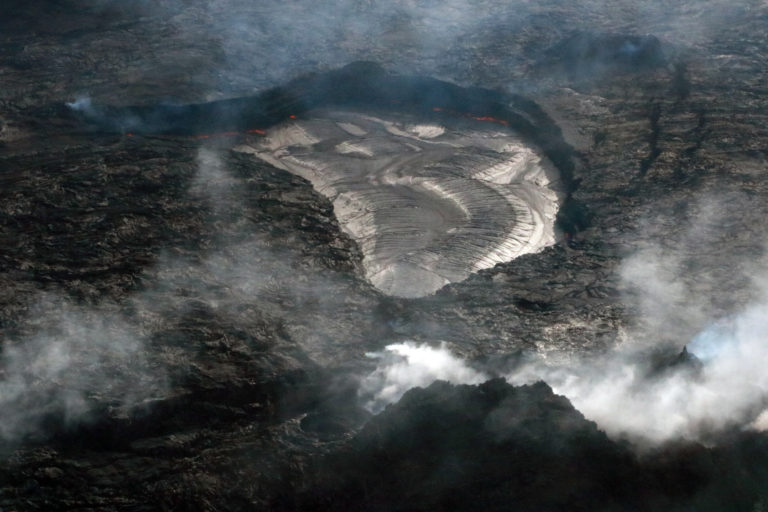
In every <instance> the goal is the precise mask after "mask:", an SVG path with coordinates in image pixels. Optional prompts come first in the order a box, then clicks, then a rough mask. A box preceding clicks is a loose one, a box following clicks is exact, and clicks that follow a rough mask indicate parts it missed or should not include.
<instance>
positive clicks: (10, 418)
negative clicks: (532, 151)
mask: <svg viewBox="0 0 768 512" xmlns="http://www.w3.org/2000/svg"><path fill="white" fill-rule="evenodd" d="M414 4H418V5H414ZM767 19H768V7H767V6H766V5H765V3H764V2H759V1H757V0H754V1H753V0H745V1H740V2H728V1H719V0H718V1H712V2H706V3H697V2H691V1H683V2H679V3H675V4H674V5H669V6H661V4H660V3H659V2H653V1H640V2H637V1H631V2H630V1H618V2H610V3H608V2H603V1H594V0H583V1H579V2H571V3H569V2H564V1H561V0H546V1H541V2H502V1H500V0H478V1H473V2H464V3H461V2H448V3H439V2H416V3H414V2H401V1H397V2H389V3H379V4H377V3H375V2H358V1H348V0H334V1H333V2H330V3H329V4H328V6H325V7H318V4H317V3H316V2H315V3H313V2H308V1H305V0H300V1H296V2H282V3H278V4H274V5H267V4H266V3H264V2H252V1H250V0H214V1H203V0H189V1H183V2H180V1H177V0H158V1H156V2H147V1H141V2H117V1H110V0H93V1H82V2H80V1H77V2H76V1H52V0H30V1H8V2H3V4H2V5H0V29H1V30H0V33H1V34H0V85H2V87H0V247H2V250H0V351H1V352H0V354H1V356H0V404H2V410H1V411H0V427H1V428H0V438H2V443H0V444H2V450H0V452H1V453H0V508H2V509H3V510H35V509H39V510H133V511H141V510H260V509H269V508H270V507H272V508H273V509H279V507H283V508H288V509H290V508H294V509H301V508H304V509H310V508H311V507H312V508H316V507H319V508H329V507H331V506H336V507H337V508H339V507H341V506H346V507H348V508H351V509H355V508H357V509H371V508H375V507H379V508H380V509H382V510H386V509H388V507H389V509H398V508H399V509H402V510H408V509H410V510H414V509H429V508H432V509H438V510H439V509H456V510H466V509H472V508H481V506H484V507H487V508H490V509H494V508H496V509H502V508H504V509H509V508H518V509H520V510H558V509H561V510H574V509H578V507H579V506H581V507H582V509H587V510H594V509H597V510H600V509H601V508H602V509H605V510H626V509H640V510H642V507H647V508H648V509H652V510H665V509H669V510H713V511H715V510H748V511H757V510H762V509H765V508H766V504H768V495H766V491H765V490H766V489H767V488H768V486H767V485H766V475H765V467H767V464H766V460H767V458H766V456H765V454H766V440H765V435H764V434H763V433H759V432H746V431H744V432H738V433H731V434H729V435H724V434H721V435H719V436H713V440H712V446H711V447H703V446H701V445H698V444H694V443H683V442H674V443H670V444H669V445H668V446H667V445H665V446H660V447H656V448H653V449H650V451H649V452H648V453H645V454H643V455H642V456H640V455H636V454H634V452H630V451H629V448H628V447H626V446H624V445H622V444H620V443H618V442H615V441H611V440H609V439H607V438H606V437H605V436H604V435H603V434H602V433H601V432H600V431H599V430H598V429H597V428H596V427H595V425H594V424H592V423H590V422H588V421H586V420H584V418H583V417H581V415H580V414H579V413H578V412H576V411H574V410H573V409H572V408H571V407H570V405H569V404H568V402H567V401H566V400H565V399H563V398H561V397H557V396H555V395H553V394H552V393H551V391H550V390H549V389H548V388H546V386H544V385H536V386H532V387H527V388H520V389H515V388H511V387H509V386H506V385H504V384H503V383H500V382H498V381H493V382H491V383H489V384H485V385H483V386H480V387H467V386H449V385H446V384H436V385H434V386H432V387H430V388H429V389H427V390H415V391H412V392H411V393H409V394H407V395H406V398H405V399H404V400H403V401H402V402H401V403H399V404H397V405H394V406H392V407H390V408H389V409H388V410H387V411H385V412H384V413H382V414H381V415H379V416H376V417H373V418H372V419H371V418H369V414H368V413H367V412H365V411H364V410H362V409H361V408H360V406H359V405H360V404H359V403H358V399H357V395H356V384H357V382H358V379H359V377H360V376H361V375H364V374H366V373H368V372H369V371H370V370H371V369H372V366H373V364H374V363H373V362H371V360H370V359H368V358H366V357H365V354H366V352H372V351H379V350H381V349H382V348H383V347H384V346H386V345H388V344H390V343H393V342H399V341H403V340H404V339H415V340H417V341H421V340H425V341H433V340H446V341H448V342H450V343H451V347H452V348H453V349H454V350H455V352H456V353H457V354H458V355H460V356H463V357H466V358H468V359H472V360H474V361H475V362H482V361H502V362H504V361H506V360H507V359H509V358H513V359H514V358H515V357H517V355H518V354H523V355H528V354H540V355H544V356H546V357H547V358H548V360H549V361H561V362H562V361H564V362H567V361H569V360H570V359H571V358H573V357H576V356H578V357H583V358H587V359H588V358H589V357H590V355H592V354H594V353H600V352H603V351H604V350H606V349H609V348H610V347H612V346H614V345H616V344H619V343H621V342H625V340H628V339H631V340H635V341H638V342H641V343H649V344H653V345H659V346H660V347H661V348H660V352H661V355H660V356H659V359H660V361H662V362H663V363H664V364H668V363H669V362H670V361H672V360H673V359H674V358H675V356H676V355H677V354H679V353H680V350H681V347H683V346H684V345H685V344H686V343H688V342H689V341H690V340H691V338H692V337H693V336H694V335H695V334H696V333H698V332H699V331H701V330H702V328H704V327H705V326H706V325H708V324H709V323H710V322H711V321H712V319H713V318H720V317H723V316H726V315H729V314H731V313H733V312H735V311H737V310H738V309H739V308H740V307H742V306H743V305H744V304H747V303H748V302H749V301H750V300H752V299H753V298H754V297H755V296H757V295H758V294H759V290H758V287H757V286H756V285H755V280H754V279H753V277H754V276H755V275H758V276H760V275H761V274H762V272H763V271H762V266H763V257H764V240H765V239H766V235H768V227H766V224H765V222H764V219H765V218H766V216H767V215H768V186H766V183H768V182H766V180H765V179H764V177H765V172H766V168H767V166H768V157H766V146H767V141H768V124H767V123H766V119H765V115H764V112H766V111H768V89H766V83H768V80H767V77H766V70H768V61H767V58H766V56H767V55H768V46H767V43H766V42H767V41H768V37H766V20H767ZM650 34H652V35H650ZM356 61H368V62H377V63H379V65H371V64H356V65H353V66H351V67H346V68H345V66H347V65H348V64H350V63H352V62H356ZM329 70H337V71H330V72H329ZM383 70H387V71H383ZM352 72H354V76H355V77H357V78H358V79H359V77H361V76H362V77H364V78H365V80H364V81H362V82H360V81H354V80H349V78H350V75H349V73H352ZM308 73H313V74H314V75H312V76H313V77H314V78H307V77H308V76H310V75H308ZM323 77H326V78H327V77H333V79H332V80H330V81H327V82H326V83H325V87H321V86H320V85H319V84H318V82H313V80H315V81H317V80H322V79H323ZM398 80H399V82H398ZM354 84H358V85H360V84H362V86H361V87H357V88H356V89H355V88H354V87H353V86H354ZM376 84H385V85H386V87H383V88H379V89H377V88H376ZM309 85H312V87H309ZM350 87H352V89H350ZM275 88H277V89H275ZM429 88H433V89H431V90H432V91H433V92H434V91H437V92H439V93H440V94H443V95H446V96H447V97H450V98H453V99H456V98H458V99H459V100H462V101H466V100H468V99H471V98H475V97H477V95H478V94H479V95H480V97H482V98H484V99H485V101H486V102H485V103H481V106H484V107H487V106H489V105H490V106H491V109H492V112H493V113H498V112H500V111H501V112H502V113H503V112H507V113H514V114H515V118H514V119H515V120H516V121H517V123H516V126H517V127H518V128H520V127H525V126H530V127H532V128H533V129H532V130H531V131H530V133H528V135H529V136H530V137H538V139H537V140H536V141H535V142H536V143H537V144H539V145H540V146H542V147H543V148H544V149H546V150H547V151H548V153H549V155H550V157H551V158H553V160H555V161H556V163H557V164H558V167H559V168H560V169H561V171H563V172H564V173H565V174H564V175H565V177H566V179H567V180H568V184H567V185H568V189H569V191H570V192H571V193H570V197H569V201H568V202H567V203H566V204H565V206H564V208H563V210H562V211H561V212H560V216H559V226H560V228H561V229H562V231H563V237H562V241H561V243H559V244H558V245H557V246H553V247H550V248H548V249H546V250H544V251H542V252H541V253H537V254H529V255H526V256H524V257H521V258H519V259H517V260H515V261H512V262H509V263H505V264H500V265H497V266H496V267H494V268H492V269H488V270H484V271H482V272H479V273H477V274H476V275H473V276H471V277H470V278H469V279H467V280H466V281H464V282H462V283H455V284H453V285H450V286H447V287H445V288H444V289H442V290H440V291H439V292H438V293H437V294H435V295H434V296H430V297H425V298H422V299H414V300H402V299H397V298H392V297H384V296H382V295H381V294H380V293H378V292H377V291H376V290H374V289H373V288H372V287H371V286H370V285H368V284H367V283H366V282H365V281H364V280H363V279H362V275H363V273H362V271H361V270H360V267H361V253H360V251H359V250H358V248H357V247H355V245H354V244H353V243H352V241H351V240H350V239H349V238H348V237H347V236H346V235H344V234H343V233H342V231H341V229H340V227H339V225H338V223H337V221H336V219H335V217H334V214H333V210H332V207H331V204H330V203H329V202H328V201H327V200H326V199H324V198H323V197H322V196H321V195H319V194H317V193H316V192H315V191H313V190H312V187H311V186H310V184H309V183H308V182H307V181H305V180H303V179H300V178H297V177H295V176H292V175H289V174H287V173H285V172H282V171H279V170H278V169H275V168H273V167H271V166H269V165H267V164H265V163H263V162H260V161H258V160H255V159H252V158H249V157H247V156H245V155H242V154H238V153H235V152H232V151H231V150H230V148H231V147H232V146H234V145H236V144H238V143H240V142H242V141H243V139H244V138H246V139H247V137H258V136H259V135H258V134H255V133H254V134H242V133H240V134H234V135H233V134H224V135H221V136H219V137H210V135H215V134H214V133H212V132H214V131H215V130H217V129H219V128H226V129H229V127H230V126H231V125H230V124H229V123H230V122H231V120H232V119H233V118H234V119H245V121H243V124H242V125H236V126H235V127H234V128H237V129H240V128H244V129H246V130H248V129H253V128H256V129H258V128H260V127H259V126H250V122H249V121H250V119H249V118H248V116H249V115H251V116H253V115H255V114H254V112H252V111H248V112H245V115H244V116H243V115H242V114H243V112H241V111H240V110H241V109H245V110H248V108H250V107H251V106H252V103H250V102H251V101H252V100H253V98H260V101H261V100H265V99H266V101H265V102H263V103H262V104H271V105H276V108H275V109H274V110H272V111H270V112H258V111H257V112H256V114H258V115H260V116H261V117H258V119H257V120H258V121H260V122H261V121H262V120H264V119H265V117H269V115H271V116H272V117H269V119H267V121H269V122H272V121H279V120H281V119H282V118H283V117H284V116H286V115H291V114H295V113H296V112H294V111H293V109H294V108H296V107H297V105H298V106H299V107H300V108H301V105H300V104H297V103H296V102H295V100H296V99H297V97H299V98H304V99H305V98H310V99H312V98H313V97H312V94H315V95H317V94H318V91H320V92H321V93H322V94H320V97H319V98H318V97H314V100H317V101H320V100H323V101H325V100H328V99H329V98H332V99H334V101H337V102H338V101H341V100H344V99H348V96H349V97H352V98H356V99H357V100H360V99H361V98H362V99H365V100H366V101H370V100H371V98H372V97H373V98H377V99H378V101H387V102H391V100H399V101H403V100H408V102H409V103H408V106H409V108H412V109H414V110H418V111H419V112H422V113H423V112H424V111H427V110H429V109H431V108H432V107H433V105H431V104H429V103H427V102H425V100H424V98H423V97H419V96H418V94H414V91H416V93H418V91H420V90H422V91H423V90H425V89H429ZM276 90H277V91H278V92H280V91H282V93H281V94H283V93H286V91H287V93H290V94H285V95H283V96H280V95H277V96H275V91H276ZM270 91H271V92H270ZM270 94H272V95H273V96H269V95H270ZM334 95H335V96H334ZM86 98H90V99H91V104H92V105H96V106H106V105H110V106H111V107H110V108H109V109H106V110H104V111H102V114H103V115H106V116H108V117H109V116H115V117H119V116H121V115H124V114H126V113H127V114H137V113H138V114H146V113H152V112H155V113H156V112H158V111H160V112H161V113H165V114H168V113H171V114H173V113H176V114H178V113H179V112H182V113H183V115H179V116H177V118H175V123H176V124H173V126H172V127H171V128H173V129H168V126H167V125H164V126H161V128H162V129H159V130H146V132H147V133H145V134H140V133H139V131H137V133H135V134H133V136H128V133H125V134H123V132H124V131H125V132H128V130H127V128H129V127H130V126H128V125H124V124H120V123H117V122H116V121H115V119H109V122H102V123H98V122H96V123H93V126H90V127H88V126H85V125H84V124H82V123H81V122H80V121H81V120H79V119H76V118H73V117H72V116H71V113H70V111H69V109H67V107H66V106H65V104H66V103H68V102H76V101H78V100H81V101H85V99H86ZM232 98H248V100H245V101H243V100H232ZM214 100H227V101H226V102H225V103H212V102H213V101H214ZM276 100H280V101H276ZM270 101H271V102H272V103H270ZM83 104H84V103H83ZM169 105H175V106H169ZM179 105H182V106H183V105H195V106H196V107H195V108H196V109H198V112H197V114H199V115H196V114H195V113H194V112H192V113H190V111H189V110H188V109H187V110H184V109H183V108H181V107H179ZM217 105H218V106H217ZM222 105H223V106H224V107H228V108H224V107H222ZM470 105H471V106H476V105H477V104H476V103H475V104H473V103H471V102H470ZM228 109H229V110H228ZM193 110H194V109H193ZM201 112H202V114H201ZM486 113H488V112H482V113H481V114H478V115H485V114H486ZM176 114H174V115H176ZM230 114H231V115H230ZM160 117H161V119H160V121H167V118H163V117H162V116H160ZM170 117H173V115H170ZM110 123H112V124H110ZM161 124H162V123H161ZM94 128H95V129H96V130H95V131H94ZM158 131H161V132H165V133H164V134H163V135H158V134H157V132H158ZM105 132H114V133H111V134H110V133H105ZM199 135H209V138H205V139H200V138H194V137H193V136H199ZM558 159H559V160H558ZM638 254H639V255H640V256H639V257H638V260H639V261H641V262H657V261H661V262H662V263H664V265H660V267H663V269H665V270H668V271H669V272H668V273H667V274H662V275H661V276H658V275H653V274H644V275H642V276H639V277H638V276H632V275H628V273H627V266H626V261H627V259H628V258H632V257H633V256H635V255H638ZM649 275H650V277H657V278H658V281H665V280H667V281H673V282H672V283H671V284H673V285H674V289H675V290H676V293H677V295H675V296H674V297H673V298H672V299H670V298H669V297H668V296H663V295H655V296H654V295H651V296H649V295H648V294H647V290H646V289H645V288H646V287H644V286H643V280H644V279H646V280H647V277H648V276H649ZM670 276H671V278H669V279H667V278H668V277H670ZM672 278H674V279H672ZM499 364H500V365H501V364H502V363H499ZM680 365H683V366H686V365H690V361H688V362H685V361H684V360H683V358H681V359H680V361H679V364H678V366H680ZM504 370H505V368H503V367H502V368H500V369H499V372H500V373H502V374H503V371H504ZM366 421H367V423H366ZM363 425H365V426H363ZM510 453H511V454H514V455H515V456H509V454H510ZM518 504H519V506H517V507H516V505H518ZM558 507H559V508H558ZM611 507H613V508H611Z"/></svg>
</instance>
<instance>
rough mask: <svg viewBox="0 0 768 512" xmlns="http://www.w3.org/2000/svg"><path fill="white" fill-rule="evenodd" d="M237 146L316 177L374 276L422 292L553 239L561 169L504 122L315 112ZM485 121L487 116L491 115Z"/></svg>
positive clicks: (401, 290) (392, 286) (397, 292)
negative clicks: (457, 124) (447, 122)
mask: <svg viewBox="0 0 768 512" xmlns="http://www.w3.org/2000/svg"><path fill="white" fill-rule="evenodd" d="M306 117H307V119H306V120H302V121H298V120H296V121H294V120H290V121H288V122H286V123H283V124H281V125H277V126H275V127H274V128H271V129H270V130H269V131H268V132H266V135H265V138H264V140H261V141H256V142H255V143H253V144H252V145H247V144H244V145H241V146H238V147H237V149H239V150H241V151H244V152H249V153H253V154H255V155H256V156H258V157H259V158H261V159H262V160H265V161H267V162H269V163H271V164H273V165H275V166H276V167H279V168H282V169H285V170H288V171H290V172H293V173H294V174H297V175H299V176H302V177H304V178H306V179H307V180H309V181H310V182H311V183H312V184H313V186H314V188H315V189H316V190H317V191H318V192H320V193H321V194H323V195H324V196H326V197H328V198H329V199H330V200H331V201H332V202H333V205H334V213H335V215H336V218H337V219H339V221H340V223H341V226H342V229H344V231H345V232H346V233H348V234H349V235H350V236H351V238H352V239H353V240H354V241H355V242H356V243H357V245H358V247H360V249H361V251H362V252H363V265H364V267H365V275H366V278H367V279H368V280H369V281H370V282H371V283H373V284H374V285H375V286H376V287H377V288H378V289H379V290H381V291H383V292H384V293H387V294H389V295H394V296H398V297H422V296H425V295H429V294H432V293H434V292H435V291H437V290H438V289H440V288H442V287H443V286H445V285H446V284H448V283H451V282H457V281H462V280H464V279H466V278H467V277H469V275H470V274H471V273H472V272H476V271H477V270H481V269H485V268H490V267H493V266H494V265H496V264H497V263H502V262H505V261H510V260H512V259H513V258H515V257H517V256H520V255H522V254H526V253H529V252H538V251H540V250H541V249H543V248H544V247H546V246H547V245H552V244H553V243H554V242H555V233H554V223H555V215H556V214H557V209H558V206H559V198H558V188H559V189H560V190H561V194H560V195H564V191H563V190H562V189H563V187H562V186H561V185H560V184H559V183H558V180H559V177H558V171H557V169H556V168H555V167H554V166H553V165H552V164H551V163H550V162H549V160H548V159H547V157H546V156H544V155H542V154H541V153H540V152H539V151H536V150H535V149H533V148H531V147H530V146H529V145H528V144H527V143H526V142H525V141H522V140H520V138H518V137H515V136H514V135H513V133H512V132H511V130H510V129H509V128H507V127H506V126H503V125H501V126H500V127H499V128H497V129H491V128H487V127H484V126H471V125H469V123H465V126H464V127H461V128H457V129H452V130H451V129H448V130H447V129H446V127H444V126H442V125H440V124H436V123H424V122H422V123H419V118H418V117H417V116H403V115H401V116H400V117H397V116H394V115H392V114H390V116H389V117H388V118H384V119H381V118H378V117H375V116H371V115H366V114H364V113H357V112H308V113H307V114H306ZM475 121H476V124H481V123H483V121H477V120H475Z"/></svg>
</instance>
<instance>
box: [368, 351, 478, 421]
mask: <svg viewBox="0 0 768 512" xmlns="http://www.w3.org/2000/svg"><path fill="white" fill-rule="evenodd" d="M366 355H367V356H368V357H370V358H375V359H378V360H379V364H378V366H377V368H376V370H374V371H373V373H371V374H370V375H368V376H367V377H366V378H365V379H364V380H363V381H362V384H361V386H360V395H361V396H364V397H367V398H368V401H367V403H366V405H365V406H366V408H367V409H368V410H370V411H372V412H379V411H381V410H382V409H383V408H384V407H385V406H386V405H387V404H390V403H393V402H396V401H398V400H400V397H402V396H403V394H404V393H405V392H406V391H408V390H409V389H411V388H414V387H424V386H428V385H429V384H431V383H432V382H434V381H436V380H445V381H448V382H452V383H454V384H479V383H481V382H484V381H486V380H488V376H487V375H485V374H483V373H481V372H479V371H477V370H475V369H473V368H470V367H469V366H468V365H467V364H466V363H465V362H464V361H462V360H461V359H460V358H458V357H456V356H454V355H453V354H452V353H451V351H450V350H449V349H448V347H447V346H446V344H445V343H442V344H440V346H439V347H433V346H430V345H428V344H425V343H421V344H418V343H414V342H409V341H407V342H404V343H396V344H392V345H388V346H387V347H386V348H385V349H384V351H382V352H372V353H369V354H366Z"/></svg>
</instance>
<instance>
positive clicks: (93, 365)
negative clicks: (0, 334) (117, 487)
mask: <svg viewBox="0 0 768 512" xmlns="http://www.w3.org/2000/svg"><path fill="white" fill-rule="evenodd" d="M30 317H31V320H30V323H31V324H32V327H33V328H34V329H35V332H33V333H32V334H31V335H30V336H29V337H25V338H24V339H23V340H21V341H19V342H13V341H11V340H9V341H8V342H7V343H5V344H4V345H3V352H2V356H0V411H2V413H0V441H13V440H16V439H19V438H23V437H27V436H30V435H31V436H34V435H36V434H40V433H41V432H39V431H38V428H39V425H40V423H41V422H42V421H44V420H46V419H50V420H52V421H55V422H57V423H59V422H63V423H64V425H65V426H70V425H75V424H77V423H80V422H82V421H87V419H88V417H89V414H90V413H91V412H92V407H93V405H94V404H95V402H96V401H98V402H99V403H102V404H110V406H112V407H119V408H122V407H132V406H134V405H137V404H139V403H141V402H142V401H144V400H147V399H150V398H152V397H154V396H156V395H157V394H160V393H162V392H163V391H164V389H165V384H166V383H165V375H164V374H163V373H162V372H158V371H157V370H156V369H154V368H151V366H150V364H149V362H148V361H147V360H146V358H145V357H144V354H145V352H144V350H143V347H144V341H143V339H142V337H141V336H140V334H139V333H138V332H137V331H136V329H134V328H132V327H131V326H130V323H129V322H128V320H127V319H126V318H124V317H123V316H121V315H120V314H119V313H116V312H110V311H105V310H98V309H90V310H89V309H86V308H81V307H77V306H75V305H73V304H72V303H70V302H69V301H68V300H67V299H65V298H63V297H59V296H54V295H45V296H43V297H41V298H40V300H39V301H38V303H37V304H36V305H35V306H34V307H33V308H32V309H31V311H30Z"/></svg>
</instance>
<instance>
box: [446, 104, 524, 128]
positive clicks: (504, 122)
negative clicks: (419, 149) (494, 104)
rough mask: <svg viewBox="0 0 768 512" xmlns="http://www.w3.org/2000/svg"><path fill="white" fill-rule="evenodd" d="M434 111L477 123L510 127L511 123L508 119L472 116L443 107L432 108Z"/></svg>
mask: <svg viewBox="0 0 768 512" xmlns="http://www.w3.org/2000/svg"><path fill="white" fill-rule="evenodd" d="M432 110H433V111H434V112H446V113H448V114H450V115H453V116H461V117H468V118H470V119H474V120H475V121H484V122H488V123H498V124H501V125H504V126H509V121H507V120H506V119H499V118H497V117H491V116H476V115H474V114H470V113H468V112H456V111H454V110H446V109H444V108H443V107H432Z"/></svg>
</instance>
